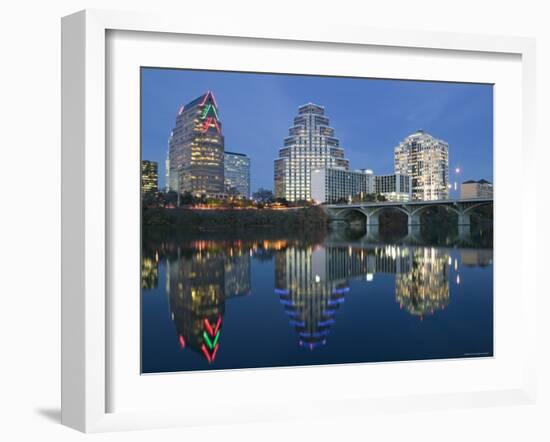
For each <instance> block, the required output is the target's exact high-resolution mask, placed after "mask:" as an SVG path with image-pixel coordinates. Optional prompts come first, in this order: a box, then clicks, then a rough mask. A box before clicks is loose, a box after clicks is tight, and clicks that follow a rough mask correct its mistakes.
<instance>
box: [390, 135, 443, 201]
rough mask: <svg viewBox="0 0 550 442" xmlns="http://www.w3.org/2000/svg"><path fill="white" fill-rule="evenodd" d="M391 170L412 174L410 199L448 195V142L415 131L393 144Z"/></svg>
mask: <svg viewBox="0 0 550 442" xmlns="http://www.w3.org/2000/svg"><path fill="white" fill-rule="evenodd" d="M395 173H396V174H400V175H408V176H410V177H412V196H413V199H414V200H421V201H433V200H443V199H447V198H449V188H448V184H449V145H448V144H447V142H445V141H443V140H438V139H436V138H434V137H432V136H431V135H430V134H428V133H427V132H424V131H423V130H418V131H416V132H415V133H413V134H411V135H409V136H408V137H406V138H405V139H404V140H403V141H401V143H400V144H399V146H397V147H396V148H395Z"/></svg>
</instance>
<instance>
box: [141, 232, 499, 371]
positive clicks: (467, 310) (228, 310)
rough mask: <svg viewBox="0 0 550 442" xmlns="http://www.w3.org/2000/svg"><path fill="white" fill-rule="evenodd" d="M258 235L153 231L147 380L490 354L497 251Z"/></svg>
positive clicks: (145, 319)
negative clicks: (192, 235)
mask: <svg viewBox="0 0 550 442" xmlns="http://www.w3.org/2000/svg"><path fill="white" fill-rule="evenodd" d="M251 236H253V235H250V234H247V235H243V236H242V237H241V238H239V237H235V236H233V237H227V236H225V237H224V236H223V235H221V234H218V235H204V234H203V235H201V236H200V237H195V239H191V238H186V237H185V235H174V234H173V233H172V234H169V233H167V232H164V231H161V230H156V231H150V232H146V234H145V236H144V241H143V256H142V294H141V297H142V304H141V306H142V336H141V340H142V372H143V373H159V372H174V371H187V370H212V369H231V368H249V367H277V366H296V365H312V364H339V363H357V362H381V361H403V360H419V359H440V358H461V357H487V356H492V354H493V251H492V249H491V248H478V247H476V246H475V244H473V243H464V242H462V243H461V244H462V245H460V246H458V245H453V244H450V245H445V246H436V245H429V244H418V240H415V241H414V243H409V242H407V240H406V239H405V240H395V241H380V240H372V239H368V238H365V237H361V236H360V235H359V236H357V235H355V236H353V237H352V236H351V235H349V234H348V233H345V232H336V233H332V234H329V235H327V236H325V237H321V238H319V237H318V238H308V237H307V236H306V235H276V234H269V235H262V234H261V233H258V234H256V235H254V238H253V239H250V238H251ZM246 238H249V239H246Z"/></svg>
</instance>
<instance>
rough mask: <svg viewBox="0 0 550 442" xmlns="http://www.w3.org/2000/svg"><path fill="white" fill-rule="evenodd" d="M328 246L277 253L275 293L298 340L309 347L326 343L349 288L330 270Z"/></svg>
mask: <svg viewBox="0 0 550 442" xmlns="http://www.w3.org/2000/svg"><path fill="white" fill-rule="evenodd" d="M326 263H327V256H326V249H325V248H323V247H316V248H314V247H312V246H309V247H304V248H300V247H289V248H287V249H286V250H284V251H283V252H280V253H278V254H277V255H276V257H275V284H276V287H275V293H277V294H278V295H279V297H280V301H281V304H282V305H283V306H284V309H285V311H286V313H287V314H288V316H289V317H290V323H291V324H292V325H293V326H294V327H296V331H297V332H298V335H299V343H300V345H302V346H307V347H309V348H310V349H313V348H315V347H318V346H320V345H324V344H325V343H326V339H327V335H328V334H329V333H330V326H331V325H332V324H333V323H334V320H335V319H334V317H335V315H336V311H337V310H338V307H339V305H340V304H341V303H342V302H344V297H345V293H346V292H348V291H349V286H348V285H347V283H346V281H340V280H336V279H331V278H330V276H329V275H328V274H327V266H326Z"/></svg>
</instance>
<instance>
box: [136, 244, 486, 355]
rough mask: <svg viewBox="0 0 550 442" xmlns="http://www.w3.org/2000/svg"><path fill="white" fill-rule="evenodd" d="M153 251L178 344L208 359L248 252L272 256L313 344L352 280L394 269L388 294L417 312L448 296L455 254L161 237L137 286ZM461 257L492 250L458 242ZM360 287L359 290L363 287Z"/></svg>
mask: <svg viewBox="0 0 550 442" xmlns="http://www.w3.org/2000/svg"><path fill="white" fill-rule="evenodd" d="M159 252H160V255H161V257H162V258H166V293H167V295H168V297H169V305H170V313H171V317H172V319H173V321H174V324H175V327H176V332H177V340H178V342H179V346H180V347H181V348H182V349H188V350H191V351H194V352H197V353H199V354H201V355H202V356H203V357H204V358H205V359H206V360H207V361H208V362H209V363H212V362H214V361H215V359H216V355H217V353H218V350H219V347H220V344H221V343H222V340H223V337H222V329H223V317H224V313H225V308H226V301H227V300H228V299H231V298H235V297H242V296H246V295H248V294H250V292H251V257H252V256H254V258H255V259H257V260H258V261H267V260H272V259H274V265H275V287H274V290H275V293H276V294H277V295H278V297H279V301H280V303H281V304H282V306H283V308H284V311H285V312H286V314H287V315H288V317H289V322H290V324H291V326H292V327H293V328H295V330H296V333H297V334H298V343H299V345H301V346H303V347H305V348H308V349H310V350H313V349H315V348H317V347H320V346H323V345H325V344H326V342H327V338H328V336H329V334H330V331H331V327H332V325H333V324H334V323H335V320H336V317H337V312H338V310H339V308H340V307H341V306H342V304H343V303H344V302H345V299H346V296H348V295H349V294H350V282H351V281H353V280H366V281H373V280H374V279H375V278H376V275H377V274H390V275H394V276H395V299H396V302H397V304H398V305H399V307H400V308H401V309H402V310H403V311H405V312H407V313H408V314H410V315H413V316H415V317H418V318H419V319H423V318H424V317H426V316H428V315H434V314H436V313H437V312H438V311H441V310H442V309H445V308H446V307H447V306H448V305H449V303H450V283H449V281H450V280H451V279H452V280H453V281H455V282H456V284H459V283H460V275H459V270H460V269H459V266H458V262H457V259H456V258H455V259H453V258H452V257H451V255H450V253H449V251H448V250H447V249H442V248H434V247H421V246H399V245H388V246H384V245H375V244H365V243H352V244H350V243H346V242H341V243H339V242H332V243H331V242H330V241H328V242H325V243H324V244H323V245H320V244H312V243H311V242H309V243H308V242H307V241H302V242H300V241H291V240H276V241H270V240H262V241H241V240H234V241H219V240H212V241H203V240H201V241H190V242H183V243H181V244H174V243H171V244H166V243H165V244H162V245H161V246H160V247H159V248H158V249H157V250H152V251H151V250H149V252H148V253H147V254H145V253H144V256H143V258H142V269H141V276H142V287H143V288H144V289H150V288H154V287H156V286H157V285H158V265H159ZM460 261H461V265H465V266H484V265H490V264H492V251H485V250H465V251H462V252H461V255H460ZM362 294H363V293H361V294H360V295H362Z"/></svg>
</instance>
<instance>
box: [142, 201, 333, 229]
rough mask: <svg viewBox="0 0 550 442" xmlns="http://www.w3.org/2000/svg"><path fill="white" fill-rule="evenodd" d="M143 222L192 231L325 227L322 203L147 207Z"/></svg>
mask: <svg viewBox="0 0 550 442" xmlns="http://www.w3.org/2000/svg"><path fill="white" fill-rule="evenodd" d="M142 222H143V226H165V227H183V228H186V229H188V230H191V231H207V232H217V231H243V230H247V229H251V228H254V229H266V230H271V229H278V230H283V231H288V230H312V229H315V230H320V229H322V230H325V229H326V228H327V216H326V214H325V212H324V210H323V209H322V208H321V207H315V206H314V207H304V208H296V209H194V208H185V209H183V208H180V209H165V208H153V209H151V208H144V209H143V211H142Z"/></svg>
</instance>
